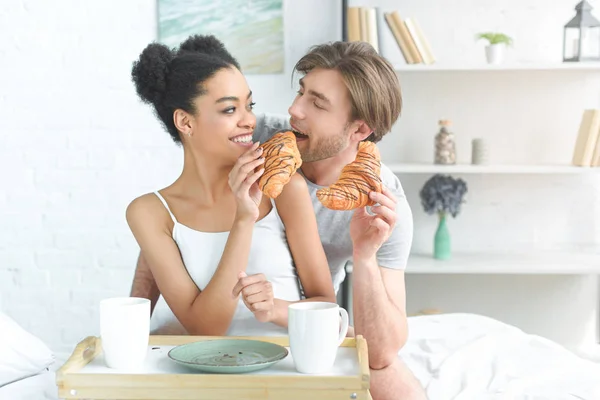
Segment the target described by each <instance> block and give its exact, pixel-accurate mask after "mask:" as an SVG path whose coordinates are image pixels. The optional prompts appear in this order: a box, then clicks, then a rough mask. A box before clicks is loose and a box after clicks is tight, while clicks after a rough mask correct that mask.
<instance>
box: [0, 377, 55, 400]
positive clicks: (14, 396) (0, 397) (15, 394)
mask: <svg viewBox="0 0 600 400" xmlns="http://www.w3.org/2000/svg"><path fill="white" fill-rule="evenodd" d="M55 379H56V374H55V372H54V371H44V372H42V373H40V374H38V375H34V376H30V377H29V378H25V379H21V380H20V381H16V382H13V383H9V384H8V385H5V386H2V387H0V400H58V389H57V387H56V382H55Z"/></svg>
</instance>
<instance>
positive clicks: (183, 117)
mask: <svg viewBox="0 0 600 400" xmlns="http://www.w3.org/2000/svg"><path fill="white" fill-rule="evenodd" d="M173 123H174V124H175V128H177V130H178V131H179V132H181V133H182V134H184V135H185V136H188V137H189V136H191V135H192V131H193V128H194V126H193V124H194V122H193V120H192V118H191V116H190V114H188V113H187V112H185V111H183V110H181V109H177V110H175V112H174V113H173Z"/></svg>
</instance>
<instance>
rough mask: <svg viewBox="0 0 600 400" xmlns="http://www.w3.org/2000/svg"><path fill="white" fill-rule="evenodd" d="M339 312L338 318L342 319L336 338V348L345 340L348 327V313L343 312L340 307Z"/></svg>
mask: <svg viewBox="0 0 600 400" xmlns="http://www.w3.org/2000/svg"><path fill="white" fill-rule="evenodd" d="M339 310H340V317H342V324H341V327H340V336H339V337H338V346H340V345H341V344H342V342H343V341H344V339H346V334H347V333H348V325H349V320H348V311H346V310H344V309H343V308H342V307H340V308H339Z"/></svg>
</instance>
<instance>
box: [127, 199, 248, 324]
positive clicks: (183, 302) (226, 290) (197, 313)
mask: <svg viewBox="0 0 600 400" xmlns="http://www.w3.org/2000/svg"><path fill="white" fill-rule="evenodd" d="M160 216H162V217H160ZM170 221H171V220H170V218H168V215H165V210H164V207H163V205H162V203H161V202H160V200H158V198H157V197H156V196H155V195H154V194H149V195H145V196H142V197H139V198H137V199H135V200H134V201H133V202H132V203H131V204H130V205H129V207H128V208H127V222H128V224H129V226H130V228H131V231H132V232H133V235H134V236H135V239H136V240H137V242H138V244H139V246H140V248H141V252H142V254H143V255H144V258H145V259H146V261H147V262H148V265H149V267H150V270H151V272H152V275H153V276H154V278H155V280H156V283H157V286H158V288H159V290H160V293H162V295H163V297H164V298H165V301H166V302H167V304H168V305H169V307H170V308H171V310H172V311H173V313H174V314H175V316H176V317H177V319H178V320H179V321H180V322H181V324H182V325H183V326H184V327H185V329H186V330H187V331H188V332H189V333H190V334H193V335H224V334H225V333H226V332H227V329H228V328H229V325H230V324H231V319H232V318H233V314H234V312H235V309H236V306H237V303H238V299H235V298H233V296H232V295H231V288H232V287H233V286H234V285H235V283H236V282H237V276H238V273H239V271H240V270H245V268H246V264H247V262H248V254H249V251H250V244H251V241H252V230H253V226H254V223H253V222H252V221H249V220H248V221H246V220H244V221H241V222H237V223H235V224H234V226H233V227H232V229H231V232H230V235H229V239H228V241H227V244H226V246H225V250H224V252H223V256H222V257H221V261H220V263H219V266H218V267H217V270H216V272H215V274H214V275H213V277H212V279H211V280H210V282H209V284H208V285H207V286H206V288H205V289H204V290H203V291H200V290H199V289H198V287H197V286H196V284H195V283H194V281H193V280H192V279H191V278H190V276H189V274H188V272H187V270H186V268H185V266H184V264H183V261H182V259H181V255H180V253H179V249H178V247H177V244H176V243H175V241H174V240H173V238H172V237H171V229H170V227H169V223H170Z"/></svg>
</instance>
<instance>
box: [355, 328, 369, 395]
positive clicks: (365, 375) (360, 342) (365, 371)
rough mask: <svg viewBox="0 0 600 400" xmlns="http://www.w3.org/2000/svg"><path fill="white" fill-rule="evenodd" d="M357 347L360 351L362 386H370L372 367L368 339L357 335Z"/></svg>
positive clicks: (359, 362) (366, 387)
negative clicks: (370, 366) (370, 365)
mask: <svg viewBox="0 0 600 400" xmlns="http://www.w3.org/2000/svg"><path fill="white" fill-rule="evenodd" d="M356 349H357V351H358V364H359V365H360V375H361V379H362V387H363V388H364V389H369V388H370V381H371V369H370V368H369V348H368V347H367V340H366V339H365V338H364V337H363V336H362V335H357V336H356Z"/></svg>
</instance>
